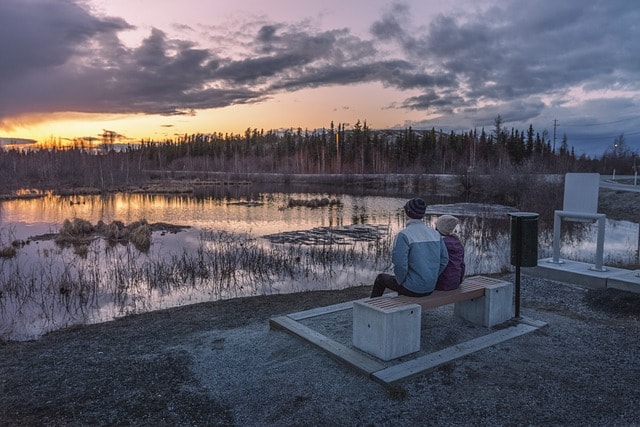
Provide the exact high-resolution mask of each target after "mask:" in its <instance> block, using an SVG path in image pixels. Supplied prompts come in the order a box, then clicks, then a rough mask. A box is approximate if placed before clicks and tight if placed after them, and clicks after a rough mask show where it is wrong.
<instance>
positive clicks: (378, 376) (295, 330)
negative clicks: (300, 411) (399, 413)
mask: <svg viewBox="0 0 640 427" xmlns="http://www.w3.org/2000/svg"><path fill="white" fill-rule="evenodd" d="M323 314H324V313H323ZM309 317H313V316H309ZM303 318H308V317H303ZM517 321H518V324H516V325H515V326H510V327H508V328H505V329H501V330H498V331H496V332H493V333H490V334H488V335H485V336H482V337H479V338H476V339H473V340H470V341H467V342H464V343H460V344H456V345H454V346H452V347H449V348H446V349H444V350H441V351H438V352H435V353H431V354H428V355H426V356H423V357H420V358H417V359H413V360H410V361H407V362H404V363H401V364H398V365H394V366H391V367H385V365H384V364H383V363H381V362H380V361H378V359H376V358H373V357H369V356H368V355H366V354H364V353H362V352H360V351H357V350H354V349H352V348H350V347H347V346H345V345H343V344H340V343H338V342H336V341H334V340H332V339H330V338H329V337H327V336H325V335H322V334H321V333H319V332H317V331H315V330H313V329H311V328H309V327H307V326H305V325H303V324H302V323H300V322H298V321H296V320H294V319H292V318H291V315H287V316H278V317H274V318H271V319H269V326H270V327H271V329H279V330H283V331H285V332H288V333H289V334H291V335H294V336H297V337H299V338H301V339H303V340H305V341H307V342H309V343H311V344H313V345H315V346H317V347H319V348H321V349H322V350H324V351H325V352H327V353H329V355H330V356H331V357H332V358H334V359H335V360H337V361H338V362H340V363H343V364H345V365H346V366H349V367H351V368H353V369H355V370H356V371H357V372H359V373H361V374H364V375H366V376H368V377H369V378H371V379H373V380H375V381H377V382H379V383H381V384H383V385H385V386H391V385H394V384H396V383H398V382H400V381H404V380H407V379H410V378H413V377H415V376H418V375H420V374H423V373H425V372H427V371H429V370H431V369H434V368H436V367H438V366H441V365H443V364H445V363H449V362H451V361H453V360H456V359H459V358H461V357H464V356H467V355H469V354H471V353H474V352H476V351H479V350H482V349H485V348H487V347H491V346H493V345H496V344H499V343H502V342H504V341H507V340H509V339H512V338H515V337H518V336H521V335H524V334H526V333H529V332H532V331H535V330H537V329H539V328H541V327H543V326H546V323H545V322H541V321H537V320H534V319H529V318H520V319H517Z"/></svg>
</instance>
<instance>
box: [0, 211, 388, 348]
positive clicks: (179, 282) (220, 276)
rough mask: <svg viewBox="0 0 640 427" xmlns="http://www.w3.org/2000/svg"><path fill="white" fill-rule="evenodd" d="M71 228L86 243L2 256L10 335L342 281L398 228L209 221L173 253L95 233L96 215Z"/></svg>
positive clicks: (0, 310) (376, 260)
mask: <svg viewBox="0 0 640 427" xmlns="http://www.w3.org/2000/svg"><path fill="white" fill-rule="evenodd" d="M147 226H148V225H147ZM63 228H65V231H66V232H67V233H66V235H67V236H70V235H73V234H72V233H71V231H73V232H75V233H76V235H79V236H81V237H82V239H81V242H82V244H81V245H80V246H79V245H78V244H77V243H78V242H75V243H76V244H74V245H72V244H70V243H69V240H66V239H67V238H66V237H65V240H64V241H65V244H63V245H60V244H58V243H57V242H56V245H55V246H52V247H51V248H47V247H40V248H39V250H38V251H37V259H36V260H30V261H29V262H28V263H27V262H25V261H24V260H21V259H0V263H1V267H2V272H1V274H0V337H1V338H2V339H18V340H21V339H30V338H35V337H37V336H39V335H41V334H42V333H46V332H48V331H51V330H55V329H59V328H63V327H67V326H70V325H74V324H85V323H95V322H101V321H107V320H111V319H114V318H117V317H121V316H125V315H129V314H134V313H140V312H145V311H150V310H155V309H159V308H165V307H171V306H176V305H182V304H188V303H193V302H198V301H208V300H219V299H227V298H233V297H241V296H250V295H266V294H273V293H279V292H289V291H291V289H294V286H296V285H293V283H297V282H307V283H311V282H312V283H314V287H317V288H331V287H335V286H336V283H335V281H337V280H339V278H341V277H343V276H342V275H343V274H344V272H345V271H351V276H350V277H353V278H356V277H358V274H357V273H358V272H361V271H375V270H377V269H380V268H381V266H384V265H385V264H388V263H389V260H388V254H389V250H390V249H389V248H390V244H391V238H392V237H391V236H390V235H389V233H384V232H380V233H378V236H377V238H375V239H368V240H365V241H358V240H356V239H352V240H351V241H349V242H345V241H344V240H341V241H340V242H337V241H334V242H329V241H326V242H324V243H322V244H317V245H309V244H300V243H285V244H274V243H271V242H269V241H268V240H265V239H263V238H260V237H254V236H251V235H249V234H241V233H231V232H226V231H215V230H205V231H202V232H201V233H200V238H199V241H198V244H197V247H196V248H195V250H194V249H190V250H188V249H185V248H183V249H182V250H180V251H177V252H173V253H170V252H167V251H165V250H163V249H162V248H157V250H153V249H152V250H150V251H148V252H140V251H139V250H138V249H137V248H136V246H134V244H133V241H132V243H131V244H121V245H117V246H113V245H110V244H109V240H103V239H95V238H89V237H88V236H89V234H88V233H87V232H86V231H88V230H89V225H87V224H86V223H82V222H75V223H74V222H73V221H69V223H68V224H66V227H63ZM140 228H142V229H145V228H146V227H145V224H141V226H140V227H137V229H140ZM78 231H80V232H79V233H78ZM147 232H148V230H145V233H147ZM129 238H130V240H131V236H129ZM79 247H82V248H83V249H82V250H81V251H79V249H78V248H79ZM356 284H358V283H347V282H345V283H339V284H338V287H347V286H353V285H356ZM295 289H297V288H295Z"/></svg>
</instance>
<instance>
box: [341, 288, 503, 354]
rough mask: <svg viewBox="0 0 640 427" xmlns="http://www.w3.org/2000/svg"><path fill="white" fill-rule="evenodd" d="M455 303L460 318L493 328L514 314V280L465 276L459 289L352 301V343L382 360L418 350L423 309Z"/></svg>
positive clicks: (455, 311) (456, 313) (455, 309)
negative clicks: (429, 293) (419, 295)
mask: <svg viewBox="0 0 640 427" xmlns="http://www.w3.org/2000/svg"><path fill="white" fill-rule="evenodd" d="M448 304H455V307H454V313H455V315H456V316H459V317H461V318H463V319H466V320H468V321H470V322H473V323H475V324H479V325H483V326H486V327H493V326H495V325H497V324H500V323H503V322H505V321H507V320H509V319H511V318H512V317H513V283H511V282H505V281H503V280H499V279H493V278H490V277H485V276H472V277H468V278H466V279H465V280H464V281H463V282H462V284H461V285H460V287H459V288H458V289H455V290H452V291H434V292H433V293H432V294H431V295H428V296H426V297H417V298H416V297H407V296H403V295H397V294H395V293H393V294H392V295H383V296H381V297H378V298H370V299H365V300H361V301H356V302H354V303H353V345H354V347H356V348H359V349H360V350H363V351H365V352H367V353H370V354H373V355H374V356H376V357H378V358H380V359H382V360H391V359H395V358H397V357H401V356H404V355H407V354H410V353H413V352H416V351H418V350H420V329H421V323H422V322H421V317H422V309H430V308H436V307H440V306H443V305H448Z"/></svg>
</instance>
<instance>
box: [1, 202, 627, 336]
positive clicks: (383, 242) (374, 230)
mask: <svg viewBox="0 0 640 427" xmlns="http://www.w3.org/2000/svg"><path fill="white" fill-rule="evenodd" d="M321 199H325V200H328V201H333V202H334V203H332V204H329V205H326V206H320V207H309V206H291V205H292V203H291V201H292V200H293V201H300V200H302V201H311V200H321ZM405 201H406V199H405V198H399V197H386V196H356V195H349V194H342V193H256V194H251V195H246V194H242V195H241V194H233V192H231V193H230V194H226V195H223V196H210V197H192V196H162V195H143V194H116V195H111V196H108V197H101V196H81V197H73V198H70V197H58V196H46V197H41V198H35V199H28V200H11V201H4V202H1V203H0V247H5V246H7V245H10V244H11V242H13V241H15V240H28V239H30V238H32V237H33V236H39V235H44V234H47V233H55V232H57V231H58V230H59V229H60V227H61V225H62V224H63V222H64V221H65V219H73V218H80V219H83V220H87V221H89V222H91V223H92V224H96V223H97V222H98V221H99V220H102V221H104V222H105V223H110V222H112V221H114V220H119V221H122V222H124V223H125V224H129V223H132V222H134V221H138V220H141V219H146V220H147V221H148V222H149V223H157V222H162V223H170V224H176V225H185V226H189V227H190V228H189V229H187V230H185V231H181V232H178V233H167V232H154V233H153V236H152V245H151V249H150V250H149V251H147V252H140V251H138V250H137V249H135V248H133V247H132V245H113V244H109V243H108V242H105V241H104V240H103V239H96V240H94V241H92V243H91V244H90V245H89V246H88V248H87V247H85V248H84V250H83V251H79V250H78V248H74V247H70V246H68V247H61V246H59V245H56V244H55V243H54V242H53V241H52V240H36V241H31V242H29V243H28V244H26V245H24V246H22V247H21V248H20V249H19V251H18V255H17V256H16V257H14V258H9V259H6V258H4V259H3V258H0V263H1V266H2V272H1V275H0V279H1V282H0V339H14V340H24V339H31V338H36V337H38V336H40V335H42V334H43V333H46V332H48V331H52V330H55V329H60V328H64V327H66V326H70V325H74V324H80V323H95V322H102V321H108V320H112V319H114V318H117V317H121V316H125V315H128V314H132V313H139V312H144V311H150V310H157V309H162V308H167V307H173V306H178V305H185V304H192V303H197V302H201V301H211V300H218V299H227V298H235V297H244V296H253V295H265V294H272V293H291V292H300V291H305V290H312V289H341V288H345V287H350V286H356V285H361V284H371V283H372V281H373V279H374V278H375V275H376V274H377V273H379V272H380V271H385V270H388V269H389V267H390V260H389V256H388V255H389V248H390V246H391V243H392V239H393V236H394V235H395V232H396V231H397V230H398V229H399V228H401V227H403V226H404V214H403V212H402V206H403V204H404V202H405ZM336 202H339V203H336ZM443 202H444V203H443ZM428 203H429V211H428V213H429V215H428V216H427V219H426V221H427V222H429V223H430V224H433V223H434V222H435V219H436V218H437V216H438V215H440V214H445V213H448V214H453V215H457V216H459V217H460V219H461V224H460V226H459V229H458V234H459V236H460V237H461V240H463V242H464V244H465V251H466V254H465V256H466V262H467V273H468V274H488V273H496V272H501V271H507V270H509V269H510V268H511V266H510V222H509V221H510V219H509V216H508V215H507V214H508V213H509V212H512V211H515V209H514V208H511V207H507V206H500V205H481V204H473V203H460V202H458V201H456V200H455V199H451V200H448V199H445V198H442V197H438V198H436V199H434V200H428ZM539 231H540V233H539V238H538V243H539V251H538V255H539V258H545V257H550V256H551V242H552V239H551V237H552V236H551V231H550V230H545V229H542V228H541V229H540V230H539ZM595 233H596V229H595V227H592V226H589V225H586V226H581V227H577V228H575V227H574V228H572V229H571V233H568V234H567V237H566V239H564V240H563V243H562V251H561V256H562V257H563V258H569V259H576V260H583V261H587V262H592V260H593V255H594V253H595V240H596V239H595ZM637 248H638V224H635V223H629V222H625V221H608V223H607V230H606V239H605V255H606V256H605V264H608V265H611V264H613V263H615V264H625V263H628V264H632V263H634V262H635V260H636V258H635V257H636V256H637V255H636V250H637Z"/></svg>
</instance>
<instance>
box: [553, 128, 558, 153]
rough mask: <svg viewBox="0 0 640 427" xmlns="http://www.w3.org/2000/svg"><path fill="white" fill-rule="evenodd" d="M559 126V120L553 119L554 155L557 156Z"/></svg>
mask: <svg viewBox="0 0 640 427" xmlns="http://www.w3.org/2000/svg"><path fill="white" fill-rule="evenodd" d="M557 126H558V119H553V154H556V127H557Z"/></svg>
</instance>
